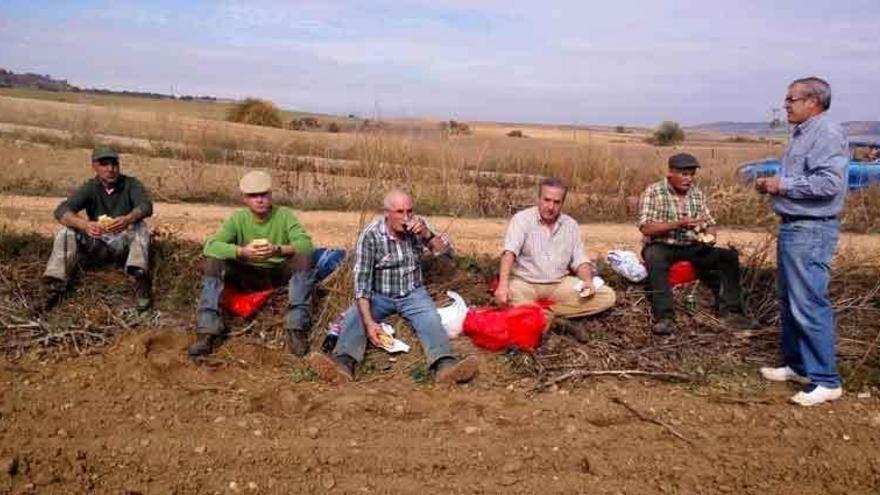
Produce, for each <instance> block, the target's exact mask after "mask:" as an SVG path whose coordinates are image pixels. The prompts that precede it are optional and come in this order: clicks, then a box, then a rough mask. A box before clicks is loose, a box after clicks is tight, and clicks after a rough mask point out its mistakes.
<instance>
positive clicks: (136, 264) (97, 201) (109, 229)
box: [42, 146, 153, 311]
mask: <svg viewBox="0 0 880 495" xmlns="http://www.w3.org/2000/svg"><path fill="white" fill-rule="evenodd" d="M92 171H93V172H94V174H95V176H94V177H93V178H91V179H89V180H87V181H86V182H85V183H83V185H82V186H80V187H79V189H77V190H76V191H75V192H74V193H73V194H72V195H70V197H68V198H67V199H65V200H64V201H62V202H61V204H59V205H58V207H57V208H55V219H56V220H58V223H60V224H61V225H62V227H61V229H59V230H58V234H57V235H56V236H55V243H54V245H53V246H52V254H51V255H50V256H49V262H48V263H47V264H46V271H45V273H44V274H43V284H44V287H45V301H44V302H43V306H42V309H43V310H49V309H51V308H52V307H53V306H54V305H55V304H56V303H57V302H58V301H59V299H60V298H61V297H62V296H63V295H64V292H65V291H66V289H67V285H68V283H69V282H70V277H71V275H72V274H73V272H74V271H75V269H76V267H77V266H78V265H80V264H83V265H95V264H103V263H112V262H116V263H119V264H124V266H125V272H126V273H127V274H128V275H130V276H131V277H132V278H133V279H134V288H135V295H136V299H137V309H138V310H139V311H143V310H146V309H147V308H149V306H150V304H151V297H150V277H149V270H150V265H149V253H150V231H149V229H148V228H147V224H146V222H144V219H145V218H147V217H149V216H150V215H152V214H153V201H152V199H150V194H149V191H147V189H146V188H145V187H144V185H143V184H141V182H140V181H139V180H137V179H135V178H134V177H131V176H128V175H124V174H123V173H121V172H120V170H119V154H117V153H116V151H114V150H113V149H111V148H107V147H102V146H99V147H97V148H95V149H94V151H93V152H92ZM80 212H84V213H85V215H84V216H83V215H81V214H79V213H80Z"/></svg>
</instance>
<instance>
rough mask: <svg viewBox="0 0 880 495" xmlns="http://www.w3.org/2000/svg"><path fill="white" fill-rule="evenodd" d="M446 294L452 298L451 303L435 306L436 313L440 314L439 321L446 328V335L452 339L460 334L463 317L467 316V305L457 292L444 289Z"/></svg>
mask: <svg viewBox="0 0 880 495" xmlns="http://www.w3.org/2000/svg"><path fill="white" fill-rule="evenodd" d="M446 295H447V296H449V298H450V299H452V304H450V305H449V306H445V307H443V308H437V314H439V315H440V321H441V322H442V323H443V328H444V329H445V330H446V335H448V336H449V338H450V339H454V338H456V337H458V336H459V335H461V329H462V326H463V325H464V319H465V317H466V316H467V312H468V307H467V304H465V302H464V299H462V297H461V296H460V295H458V293H456V292H453V291H451V290H450V291H446Z"/></svg>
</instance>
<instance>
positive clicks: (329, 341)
mask: <svg viewBox="0 0 880 495" xmlns="http://www.w3.org/2000/svg"><path fill="white" fill-rule="evenodd" d="M338 340H339V335H337V334H333V333H328V334H327V336H326V337H324V342H321V352H323V353H324V354H330V353H331V352H333V349H335V348H336V342H337V341H338Z"/></svg>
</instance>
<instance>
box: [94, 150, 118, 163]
mask: <svg viewBox="0 0 880 495" xmlns="http://www.w3.org/2000/svg"><path fill="white" fill-rule="evenodd" d="M104 159H109V160H116V161H119V153H116V151H115V150H114V149H112V148H109V147H107V146H98V147H97V148H95V149H94V150H93V151H92V161H93V162H97V161H99V160H104Z"/></svg>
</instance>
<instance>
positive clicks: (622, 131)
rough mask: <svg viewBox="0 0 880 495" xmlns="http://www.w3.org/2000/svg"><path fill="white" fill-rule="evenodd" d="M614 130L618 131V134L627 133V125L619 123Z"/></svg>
mask: <svg viewBox="0 0 880 495" xmlns="http://www.w3.org/2000/svg"><path fill="white" fill-rule="evenodd" d="M614 132H616V133H618V134H626V127H624V126H622V125H619V126H617V127H615V128H614Z"/></svg>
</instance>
